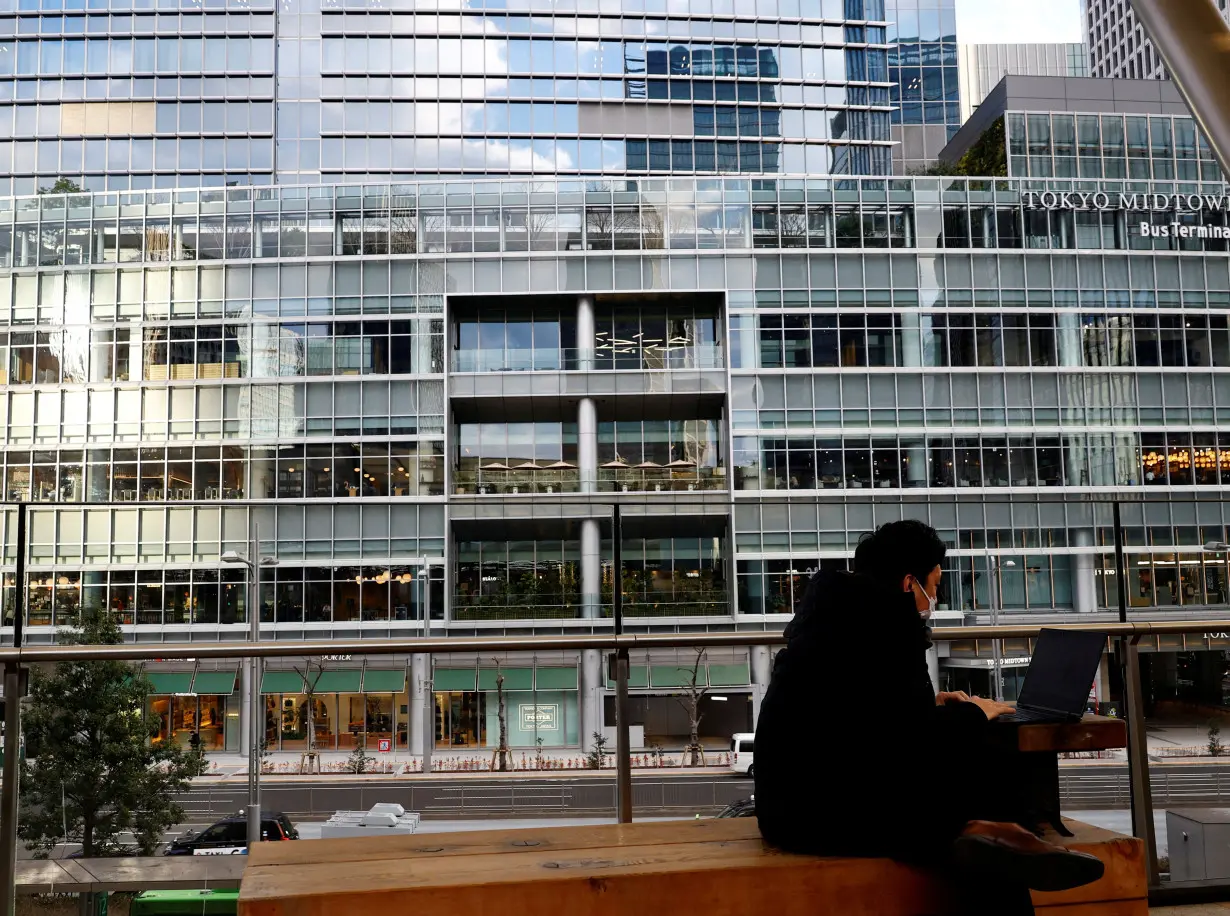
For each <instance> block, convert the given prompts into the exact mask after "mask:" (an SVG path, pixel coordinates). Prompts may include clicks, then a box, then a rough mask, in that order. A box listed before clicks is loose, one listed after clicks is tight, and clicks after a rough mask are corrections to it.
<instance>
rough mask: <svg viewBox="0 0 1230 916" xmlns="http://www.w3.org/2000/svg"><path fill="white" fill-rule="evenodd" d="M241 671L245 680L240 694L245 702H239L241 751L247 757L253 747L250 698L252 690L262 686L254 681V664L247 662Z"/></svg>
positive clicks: (241, 683) (241, 685)
mask: <svg viewBox="0 0 1230 916" xmlns="http://www.w3.org/2000/svg"><path fill="white" fill-rule="evenodd" d="M239 671H240V673H241V675H242V677H243V680H242V681H241V682H240V689H241V691H242V692H241V693H240V696H241V697H243V702H242V703H240V704H239V753H241V754H243V755H244V757H247V755H248V754H249V753H251V747H252V737H251V736H252V725H251V722H252V714H251V710H250V707H251V703H250V702H249V699H248V698H249V697H251V696H252V691H254V690H258V689H259V688H260V685H259V684H253V683H252V666H251V665H250V664H248V663H247V662H245V663H244V664H242V665H241V666H240V668H239Z"/></svg>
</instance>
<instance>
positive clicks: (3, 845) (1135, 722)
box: [0, 620, 1230, 900]
mask: <svg viewBox="0 0 1230 916" xmlns="http://www.w3.org/2000/svg"><path fill="white" fill-rule="evenodd" d="M1063 628H1065V629H1079V630H1091V631H1100V632H1104V633H1106V634H1107V636H1108V637H1110V638H1112V639H1113V640H1114V646H1115V650H1116V654H1117V660H1118V663H1119V664H1121V665H1122V666H1123V671H1124V681H1123V682H1124V684H1126V685H1128V688H1129V691H1128V692H1129V696H1128V697H1127V698H1126V699H1127V702H1126V707H1127V710H1126V711H1127V720H1128V730H1129V753H1128V765H1127V767H1118V768H1114V769H1113V770H1112V771H1108V772H1106V773H1105V774H1104V775H1103V776H1102V778H1101V780H1099V781H1098V783H1097V784H1095V785H1090V784H1088V783H1086V784H1083V785H1081V784H1078V783H1077V782H1076V781H1075V780H1074V779H1073V778H1072V777H1064V776H1063V774H1061V786H1062V787H1063V788H1064V790H1065V792H1066V794H1067V798H1068V799H1069V802H1070V804H1071V806H1073V807H1079V806H1080V803H1081V801H1082V800H1085V799H1086V798H1087V799H1088V802H1089V804H1088V806H1089V807H1102V806H1104V805H1105V800H1106V799H1110V800H1111V801H1112V803H1119V804H1122V803H1123V802H1124V801H1127V802H1130V803H1131V805H1132V808H1133V825H1134V832H1135V833H1136V834H1137V835H1138V836H1140V837H1141V838H1142V839H1144V841H1145V843H1146V849H1147V856H1148V861H1149V862H1150V863H1151V865H1152V867H1151V870H1150V879H1151V882H1152V883H1156V878H1157V871H1156V845H1155V842H1154V838H1153V826H1152V824H1153V819H1152V816H1151V815H1152V803H1151V801H1150V796H1149V788H1150V786H1149V782H1148V780H1147V779H1141V778H1138V777H1140V776H1148V760H1147V757H1146V756H1145V753H1144V747H1145V744H1144V723H1143V718H1142V714H1141V703H1140V698H1139V690H1138V687H1139V659H1138V650H1137V644H1138V643H1139V641H1140V640H1141V639H1142V638H1145V637H1150V636H1158V635H1165V634H1182V633H1218V632H1230V620H1208V621H1155V622H1129V623H1100V624H1066V625H1064V627H1063ZM1041 629H1042V628H1041V627H1039V626H1035V625H1026V624H1014V625H1008V626H994V627H942V628H938V629H936V630H935V631H934V634H933V638H934V639H935V640H936V641H938V642H945V641H948V642H952V641H971V642H975V643H977V642H979V641H986V640H991V641H993V642H998V641H1000V640H1003V639H1022V638H1032V637H1036V636H1037V635H1038V634H1039V632H1040V631H1041ZM782 642H783V637H782V634H781V633H779V632H772V631H767V630H766V631H753V632H725V633H704V634H698V633H654V634H616V633H607V634H564V635H554V636H519V637H507V636H493V637H418V638H409V639H376V640H367V639H350V640H330V641H323V640H307V641H278V642H276V643H270V642H236V643H214V644H208V645H203V644H201V643H188V644H183V643H180V644H152V645H146V644H135V643H124V644H120V645H107V646H79V645H38V646H20V647H3V648H0V664H3V665H4V669H5V685H6V693H8V691H9V689H10V687H11V688H12V692H11V693H8V695H9V696H13V695H16V694H17V693H19V690H18V685H19V683H20V682H21V677H22V669H23V668H24V667H26V666H27V665H31V664H45V663H55V662H61V661H85V660H98V659H111V660H120V661H131V662H142V661H152V660H154V659H192V658H195V659H200V658H210V659H218V658H272V657H287V656H297V657H305V656H308V657H319V656H325V655H337V654H355V655H399V654H434V653H454V652H474V653H479V654H484V653H487V654H489V653H492V652H515V651H537V652H544V651H550V650H578V649H579V650H587V649H589V650H601V651H612V650H613V651H615V652H617V653H618V654H621V655H623V656H624V658H625V659H626V652H627V651H628V650H646V649H653V648H683V647H691V648H702V647H704V648H716V647H720V646H743V647H746V646H764V645H769V646H772V645H777V644H781V643H782ZM616 684H617V693H622V694H623V696H620V697H617V704H616V705H617V708H626V707H624V706H623V705H622V701H623V700H626V691H627V680H626V677H624V678H618V679H617V680H616ZM1132 685H1136V689H1135V690H1133V689H1132ZM19 706H20V704H18V703H8V704H6V714H7V720H8V721H7V724H6V727H7V728H9V729H11V731H10V733H11V734H20V723H19V722H17V721H15V718H16V715H17V713H18V711H19ZM14 726H17V727H14ZM617 731H618V732H620V733H621V735H620V737H621V739H622V740H621V741H619V742H618V745H617V746H622V747H623V748H627V747H628V742H627V722H626V721H623V722H620V723H617ZM16 756H17V755H12V759H13V761H14V765H13V766H12V768H11V770H10V768H9V767H6V771H5V778H6V784H5V787H4V788H5V789H6V790H7V791H6V792H5V793H4V795H5V799H4V801H5V811H3V812H0V824H3V825H4V826H3V828H0V862H5V861H7V862H9V863H12V862H13V861H14V859H13V857H14V854H15V851H16V842H17V838H16V830H15V827H16V807H17V805H16V791H15V789H16V785H15V784H16V775H17V773H16V766H15V761H16ZM615 758H616V771H615V774H614V775H615V777H616V779H615V780H614V781H613V782H612V781H608V782H606V783H605V784H604V783H603V782H602V781H601V780H599V779H594V780H591V781H586V782H583V783H579V784H577V785H571V786H569V785H563V784H560V783H557V782H555V781H547V780H543V781H541V782H540V781H533V780H531V781H525V782H521V783H519V784H517V785H516V786H503V785H495V786H480V785H474V786H472V787H471V786H456V785H453V786H448V785H444V786H440V787H437V788H434V789H432V788H425V789H422V790H421V791H422V792H426V793H427V794H425V795H423V797H421V798H420V797H419V796H417V795H414V794H413V793H414V792H416V791H420V790H419V788H418V787H408V789H409V791H410V793H411V796H410V798H409V799H408V800H409V802H410V807H411V808H412V809H415V810H420V811H424V812H433V813H444V812H445V811H456V810H464V809H466V808H467V807H469V808H472V809H483V810H492V809H494V810H498V811H504V812H507V813H512V812H515V811H516V810H517V809H518V808H521V809H522V810H525V805H527V804H530V805H532V806H533V807H536V808H537V809H539V810H541V809H542V808H551V807H559V808H561V809H562V808H565V807H566V808H568V809H569V810H570V811H573V812H578V811H593V812H601V811H610V810H612V809H615V810H616V811H618V812H619V816H620V819H621V820H630V819H631V810H632V805H633V803H635V804H636V805H637V807H639V808H641V809H642V810H644V809H651V810H660V811H677V812H691V811H698V810H704V809H706V808H712V807H714V806H719V805H720V804H723V803H725V802H728V801H732V800H734V799H733V797H730V798H727V797H726V795H727V792H730V793H731V794H732V795H733V794H738V792H737V783H736V782H734V781H731V782H730V783H728V784H726V786H722V785H721V784H720V783H715V782H710V783H708V784H703V783H699V782H698V783H689V782H687V781H682V782H681V781H679V779H678V778H664V779H649V780H644V779H642V780H638V781H637V783H635V784H633V783H632V782H631V755H630V754H628V753H623V754H616V755H615ZM6 762H7V761H6ZM1153 775H1154V781H1155V782H1156V784H1157V791H1158V792H1159V797H1161V798H1164V799H1166V801H1167V803H1171V802H1172V801H1174V800H1182V801H1203V800H1207V799H1218V798H1220V797H1221V796H1222V794H1223V788H1225V789H1226V790H1227V791H1230V773H1228V774H1227V776H1226V777H1225V782H1226V786H1225V787H1223V784H1222V780H1223V777H1222V776H1221V773H1220V770H1219V771H1217V772H1215V773H1212V774H1210V773H1205V772H1202V773H1195V772H1185V771H1184V770H1183V769H1182V768H1174V769H1173V770H1172V769H1167V770H1164V771H1162V772H1159V773H1155V774H1153ZM9 780H11V782H10V781H9ZM621 786H623V787H625V788H623V789H622V790H621V789H620V787H621ZM215 791H216V792H217V796H216V797H214V796H212V795H209V796H207V797H206V798H205V799H204V804H201V801H202V800H201V799H199V798H194V799H192V802H193V804H192V806H191V807H190V808H189V809H188V810H189V814H190V815H192V814H194V813H196V814H201V815H204V814H206V813H207V812H210V813H212V812H213V811H215V810H216V805H217V804H223V805H225V806H226V807H227V809H229V810H234V809H236V808H237V807H238V805H237V804H236V803H237V802H238V801H240V799H239V798H238V797H237V796H238V793H234V792H229V791H227V790H224V789H217V790H215ZM282 791H291V790H289V789H287V790H283V789H281V788H279V789H276V790H270V791H269V793H268V798H269V805H268V807H269V808H270V809H276V808H278V807H279V804H280V802H284V803H285V804H283V805H282V807H284V808H288V809H290V810H299V809H298V808H297V807H296V806H295V804H294V803H293V802H294V799H293V798H292V797H286V798H284V799H279V796H278V793H280V792H282ZM309 791H312V792H315V793H328V792H329V791H330V789H329V787H327V786H320V787H313V788H311V789H310V790H309ZM334 791H337V790H334ZM433 791H434V792H435V793H436V794H434V795H433V794H431V793H432V792H433ZM380 795H381V797H380V800H381V801H388V800H389V797H388V793H387V792H386V791H383V790H381V791H380ZM1095 795H1096V799H1097V800H1098V802H1099V803H1098V804H1094V803H1093V802H1094V798H1093V796H1095ZM719 796H721V797H719ZM330 804H331V802H329V801H328V800H327V798H325V797H324V796H323V795H322V796H321V797H320V798H318V799H317V798H312V799H310V800H309V801H308V806H309V808H310V809H311V810H316V809H317V807H318V806H320V807H323V808H328V807H329V806H330ZM10 805H11V807H9V806H10ZM7 874H8V875H9V876H11V875H13V870H12V866H11V865H10V867H9V869H8V872H7ZM3 887H4V890H5V892H6V894H7V895H9V898H8V899H10V900H11V899H12V898H11V895H12V893H13V887H14V882H13V879H12V878H11V877H10V878H9V879H8V880H7V881H6V882H5V883H4V884H3Z"/></svg>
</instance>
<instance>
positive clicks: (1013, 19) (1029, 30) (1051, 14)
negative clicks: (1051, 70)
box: [957, 0, 1081, 44]
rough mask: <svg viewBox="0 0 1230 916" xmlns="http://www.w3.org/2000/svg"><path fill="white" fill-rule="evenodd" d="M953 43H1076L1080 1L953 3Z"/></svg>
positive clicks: (974, 0)
mask: <svg viewBox="0 0 1230 916" xmlns="http://www.w3.org/2000/svg"><path fill="white" fill-rule="evenodd" d="M957 40H958V41H960V42H963V43H968V44H997V43H1009V42H1027V41H1080V40H1081V27H1080V0H1027V2H1026V0H957Z"/></svg>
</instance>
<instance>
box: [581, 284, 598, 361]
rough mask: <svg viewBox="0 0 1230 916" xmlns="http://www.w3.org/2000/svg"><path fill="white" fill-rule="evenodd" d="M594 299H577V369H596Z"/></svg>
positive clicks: (588, 297) (587, 297)
mask: <svg viewBox="0 0 1230 916" xmlns="http://www.w3.org/2000/svg"><path fill="white" fill-rule="evenodd" d="M594 346H595V340H594V297H593V296H578V297H577V368H578V369H593V368H594Z"/></svg>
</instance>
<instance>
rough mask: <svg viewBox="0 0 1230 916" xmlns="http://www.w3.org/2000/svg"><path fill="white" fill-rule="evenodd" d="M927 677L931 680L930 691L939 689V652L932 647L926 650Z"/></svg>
mask: <svg viewBox="0 0 1230 916" xmlns="http://www.w3.org/2000/svg"><path fill="white" fill-rule="evenodd" d="M927 675H928V676H929V677H930V678H931V689H932V690H934V691H936V692H938V691H939V689H940V650H939V649H937V648H936V647H935V646H934V645H933V646H931V647H930V648H928V649H927Z"/></svg>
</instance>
